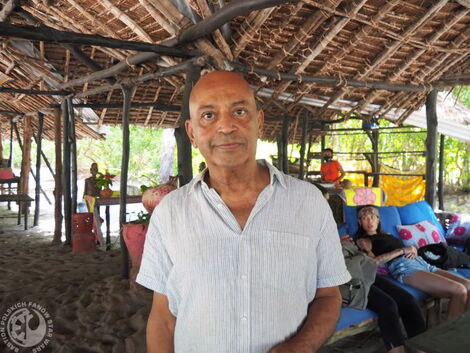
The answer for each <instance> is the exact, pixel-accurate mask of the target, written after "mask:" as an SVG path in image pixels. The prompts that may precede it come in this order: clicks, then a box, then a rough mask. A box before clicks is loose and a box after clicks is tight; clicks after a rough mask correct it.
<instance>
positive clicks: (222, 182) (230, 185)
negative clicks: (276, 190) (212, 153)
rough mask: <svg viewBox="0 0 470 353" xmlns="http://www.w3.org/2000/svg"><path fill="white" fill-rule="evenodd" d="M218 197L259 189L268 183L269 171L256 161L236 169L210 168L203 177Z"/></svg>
mask: <svg viewBox="0 0 470 353" xmlns="http://www.w3.org/2000/svg"><path fill="white" fill-rule="evenodd" d="M205 180H206V182H207V183H208V184H209V186H210V187H212V188H214V189H215V190H216V191H217V192H218V193H219V194H220V195H222V194H224V193H229V194H232V193H240V192H246V191H250V190H253V189H259V188H260V187H264V186H266V185H267V184H268V183H269V171H268V170H267V168H265V167H263V166H261V165H259V164H258V163H257V162H256V161H253V162H252V163H249V164H248V165H246V166H242V167H237V168H212V169H211V168H210V167H209V172H208V174H206V177H205Z"/></svg>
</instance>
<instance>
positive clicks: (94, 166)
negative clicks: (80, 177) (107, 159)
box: [90, 163, 98, 176]
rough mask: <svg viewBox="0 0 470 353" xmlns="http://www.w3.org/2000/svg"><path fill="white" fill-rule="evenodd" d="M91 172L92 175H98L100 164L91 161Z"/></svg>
mask: <svg viewBox="0 0 470 353" xmlns="http://www.w3.org/2000/svg"><path fill="white" fill-rule="evenodd" d="M90 173H91V175H92V176H96V174H98V164H96V163H91V166H90Z"/></svg>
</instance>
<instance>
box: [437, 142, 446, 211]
mask: <svg viewBox="0 0 470 353" xmlns="http://www.w3.org/2000/svg"><path fill="white" fill-rule="evenodd" d="M445 139H446V137H445V135H444V134H441V141H440V143H439V184H438V190H437V197H438V200H439V209H440V210H442V211H444V153H445Z"/></svg>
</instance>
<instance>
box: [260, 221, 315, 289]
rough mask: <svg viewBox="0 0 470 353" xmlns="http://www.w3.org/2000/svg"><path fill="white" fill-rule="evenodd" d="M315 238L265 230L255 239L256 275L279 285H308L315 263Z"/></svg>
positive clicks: (264, 280)
mask: <svg viewBox="0 0 470 353" xmlns="http://www.w3.org/2000/svg"><path fill="white" fill-rule="evenodd" d="M313 241H314V240H313V239H312V238H310V237H308V236H305V235H302V234H296V233H289V232H279V231H272V230H267V231H262V232H260V233H259V234H258V236H256V237H254V239H253V247H252V251H253V253H252V259H253V262H254V263H255V266H253V267H252V269H253V272H254V275H255V277H259V278H260V280H261V281H262V282H264V284H265V285H267V286H268V287H269V286H272V287H274V288H278V289H285V290H291V289H292V288H305V289H307V286H308V282H309V279H308V278H307V277H308V273H311V271H312V266H315V263H316V261H315V258H314V253H315V252H314V251H312V249H314V248H315V245H314V244H312V242H313Z"/></svg>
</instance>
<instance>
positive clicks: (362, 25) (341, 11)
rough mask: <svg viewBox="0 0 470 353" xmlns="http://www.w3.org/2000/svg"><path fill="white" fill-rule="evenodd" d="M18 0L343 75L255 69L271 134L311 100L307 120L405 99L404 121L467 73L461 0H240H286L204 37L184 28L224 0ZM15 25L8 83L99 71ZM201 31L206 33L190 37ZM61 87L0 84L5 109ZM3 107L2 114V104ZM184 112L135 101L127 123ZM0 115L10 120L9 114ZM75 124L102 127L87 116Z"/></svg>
mask: <svg viewBox="0 0 470 353" xmlns="http://www.w3.org/2000/svg"><path fill="white" fill-rule="evenodd" d="M2 2H3V3H4V4H5V3H15V1H12V0H9V1H7V0H3V1H2ZM16 2H18V1H16ZM237 2H240V1H225V3H226V5H225V6H230V5H236V3H237ZM19 3H20V5H21V8H18V7H16V9H15V11H13V12H12V13H11V14H9V16H8V18H7V22H8V23H10V24H15V25H36V26H38V25H39V24H42V25H46V26H49V27H51V28H53V29H56V30H61V31H71V32H76V33H82V34H98V35H102V36H105V37H109V38H115V39H121V40H128V41H140V42H146V43H156V44H158V43H162V44H165V43H166V44H167V45H171V46H174V44H179V43H181V45H176V48H181V49H184V50H186V51H187V52H189V50H190V49H197V50H198V51H200V52H201V54H204V55H207V56H210V57H211V58H212V60H210V63H211V64H208V65H207V66H206V68H207V69H213V68H219V69H220V68H232V67H234V65H232V64H231V63H233V62H238V63H241V64H244V65H248V66H249V67H253V68H259V69H265V70H269V71H271V72H275V73H277V72H279V73H286V74H287V73H288V74H293V75H305V77H307V76H308V77H311V76H315V77H317V76H320V77H330V78H337V79H339V80H338V82H337V84H336V85H331V84H325V83H315V82H307V80H304V78H302V77H300V76H296V77H297V78H296V79H295V80H291V81H286V80H282V81H281V80H278V79H277V78H279V77H277V76H273V77H270V76H269V75H264V74H261V73H259V71H258V73H257V72H256V70H253V69H252V70H249V71H250V72H249V73H247V77H248V80H249V82H250V83H251V84H252V85H253V87H254V88H255V89H256V91H257V93H258V98H259V100H260V104H261V105H262V106H263V108H264V110H265V112H266V116H267V122H266V128H265V136H264V138H265V139H269V140H273V139H275V138H276V136H277V135H278V134H279V133H280V131H281V130H280V129H281V126H282V117H283V116H284V115H288V116H289V118H290V119H291V121H292V124H291V130H290V131H291V132H290V140H291V141H292V140H297V141H298V140H299V138H300V135H301V131H300V126H301V124H300V118H301V117H303V116H304V115H305V111H306V110H308V111H309V112H310V121H311V122H310V129H315V127H318V124H319V123H320V120H327V119H335V118H336V114H337V113H338V110H341V111H342V112H343V113H350V112H353V111H357V112H360V113H362V114H364V115H372V114H378V115H379V116H386V115H387V114H388V113H389V112H390V111H392V110H395V111H398V110H399V111H400V112H401V114H400V116H398V118H397V121H398V122H399V123H401V122H403V121H405V120H406V118H407V117H408V116H410V114H412V113H413V112H414V111H416V110H418V109H419V108H420V107H421V106H422V105H423V103H424V101H425V98H426V95H427V94H428V93H429V91H430V89H431V88H432V87H431V85H438V86H439V87H443V86H453V85H456V84H458V83H460V84H461V83H464V84H469V83H470V79H469V72H470V60H469V59H470V8H469V6H468V4H467V2H465V1H463V0H461V1H449V0H439V1H430V0H409V1H403V0H391V1H383V0H359V1H355V2H351V1H342V0H329V1H311V0H305V1H253V0H250V1H242V3H245V5H246V7H248V6H251V5H250V4H253V3H258V4H260V3H271V4H280V5H278V6H275V7H268V8H264V9H260V10H256V11H253V12H251V13H249V12H248V11H245V15H242V16H236V17H234V18H233V19H231V20H230V21H229V22H228V23H227V25H226V26H224V27H221V28H220V29H218V30H215V31H213V32H212V33H211V34H210V35H208V36H202V37H198V36H197V35H198V33H202V32H203V31H199V32H197V31H193V32H192V33H191V34H194V36H193V37H190V36H186V37H185V36H184V35H183V36H181V34H182V33H185V34H188V32H190V31H191V26H192V25H193V22H201V23H205V22H204V19H208V18H209V20H210V19H211V17H212V18H213V16H214V14H216V15H217V13H218V12H219V13H220V10H219V6H220V5H219V4H220V3H224V1H219V0H190V1H184V0H120V1H110V0H100V1H89V0H82V1H79V0H30V1H20V2H19ZM183 5H186V6H183ZM178 8H180V9H181V10H178ZM0 16H1V15H0ZM34 21H36V22H35V23H34ZM39 28H40V27H39ZM188 29H189V30H188ZM9 37H10V38H6V37H4V38H3V47H2V52H1V53H0V72H1V73H3V74H5V75H6V76H9V77H10V78H12V79H13V81H11V82H7V83H4V84H3V86H2V87H16V88H27V89H37V90H59V89H63V88H64V86H67V85H64V83H65V82H70V81H72V82H73V80H75V79H77V78H80V77H84V76H87V75H90V73H91V72H92V71H91V70H90V68H89V67H87V66H86V65H85V64H83V61H81V60H79V59H77V55H76V53H74V52H73V50H72V49H71V48H70V46H67V45H65V46H64V45H62V44H54V43H49V42H44V41H43V42H40V41H29V40H25V39H13V38H12V36H9ZM195 37H197V38H198V39H197V40H193V39H194V38H195ZM188 38H189V40H188ZM183 42H184V43H183ZM79 49H81V52H82V54H85V55H86V56H87V57H88V58H91V59H92V60H93V61H94V62H95V64H97V65H99V66H100V67H101V68H103V69H106V68H111V67H113V66H114V65H116V64H117V63H119V62H122V61H123V60H126V58H128V57H130V56H133V55H135V54H136V52H134V51H131V50H123V49H115V48H105V47H99V46H93V47H92V46H85V45H82V46H81V47H79ZM128 60H129V59H128ZM185 60H187V59H184V58H177V57H168V56H160V57H158V58H156V59H153V60H151V61H146V62H143V63H141V64H138V65H130V66H129V67H128V70H125V71H122V72H120V73H118V74H117V75H115V76H114V77H113V78H114V79H116V80H117V82H118V83H119V82H121V81H122V80H126V79H129V78H135V77H138V76H142V75H145V74H148V73H152V72H157V71H158V70H160V69H161V68H162V67H166V66H172V65H175V64H178V63H181V62H183V61H185ZM128 63H130V64H131V63H132V61H128ZM276 77H277V78H276ZM0 79H1V77H0ZM351 80H355V81H361V82H363V81H367V82H382V83H383V82H386V83H393V84H397V85H403V86H402V87H405V86H411V87H418V88H419V87H421V88H420V89H419V90H417V91H390V90H383V89H376V88H371V87H370V85H366V86H367V87H352V86H350V84H351ZM109 84H110V83H109V78H108V82H107V81H105V80H103V79H101V80H94V81H90V82H87V83H82V84H78V85H72V86H68V87H66V88H65V89H66V90H68V91H70V92H73V93H75V94H80V93H82V92H84V91H87V90H90V89H93V88H97V87H100V86H104V85H109ZM183 89H184V73H178V74H176V75H173V76H166V77H164V78H158V79H153V80H149V81H146V82H145V83H142V84H139V85H136V86H134V89H133V91H132V96H133V98H132V102H133V103H147V102H155V101H159V102H161V103H162V104H165V105H167V106H175V105H176V106H178V105H180V104H181V101H182V92H183ZM60 99H61V98H60V97H48V96H23V95H20V94H7V93H0V110H7V111H15V112H22V113H26V112H32V111H36V110H38V109H41V108H48V107H49V106H50V105H51V104H57V103H58V102H59V101H60ZM80 101H81V102H87V103H113V102H114V103H119V102H122V93H121V90H120V89H113V90H109V91H105V92H102V93H100V94H95V95H90V96H87V97H83V98H81V99H80ZM397 109H398V110H397ZM77 112H78V111H77ZM78 113H79V112H78ZM1 119H2V120H3V121H5V120H6V115H2V118H1ZM120 119H121V111H120V109H118V108H101V109H97V108H94V109H93V111H91V110H89V109H88V110H87V118H86V120H87V122H88V124H90V125H89V126H93V127H97V126H100V125H102V124H119V123H120ZM51 121H52V120H49V126H50V125H51V124H50V122H51ZM179 121H180V114H179V112H175V111H163V110H160V109H158V108H155V107H139V108H133V109H132V110H131V123H135V124H143V125H146V126H159V127H170V126H171V127H175V126H178V125H179ZM2 127H3V129H7V126H6V124H2ZM46 131H47V130H46ZM50 131H52V130H50ZM313 131H316V130H313ZM77 132H79V133H80V134H82V135H87V134H88V135H90V136H94V137H96V133H94V132H92V130H91V129H89V128H87V127H86V126H85V125H84V124H81V125H80V127H79V128H78V129H77Z"/></svg>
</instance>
